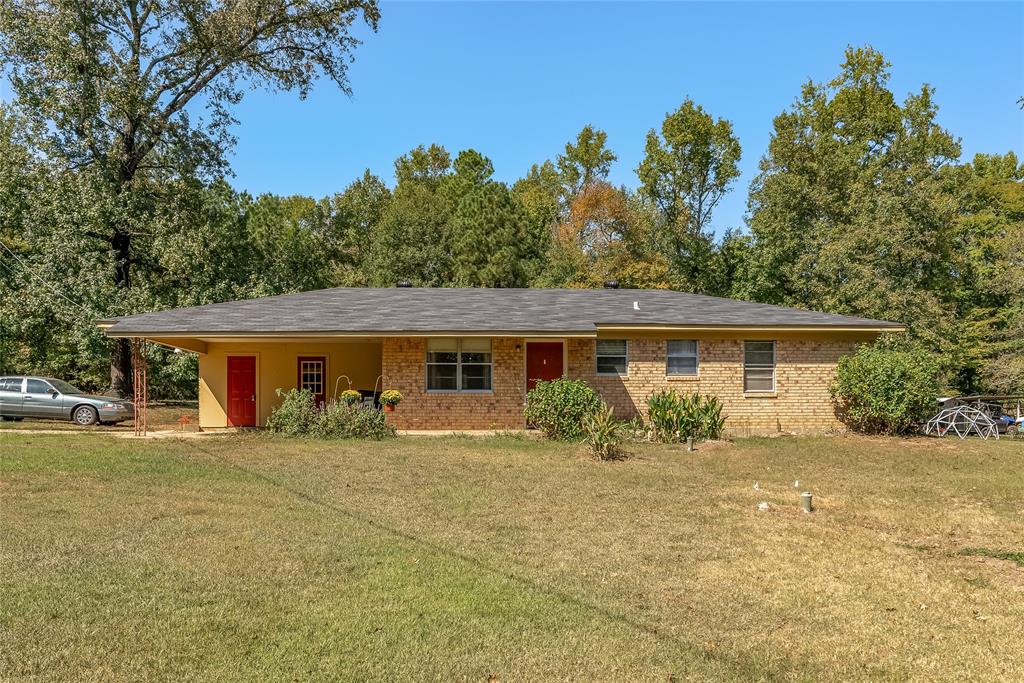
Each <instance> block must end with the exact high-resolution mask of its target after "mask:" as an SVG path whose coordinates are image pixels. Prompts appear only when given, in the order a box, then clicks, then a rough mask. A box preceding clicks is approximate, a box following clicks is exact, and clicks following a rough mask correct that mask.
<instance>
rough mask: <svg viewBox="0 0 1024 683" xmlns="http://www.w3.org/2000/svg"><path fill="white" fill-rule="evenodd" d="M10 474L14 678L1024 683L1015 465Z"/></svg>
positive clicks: (787, 456) (367, 457)
mask: <svg viewBox="0 0 1024 683" xmlns="http://www.w3.org/2000/svg"><path fill="white" fill-rule="evenodd" d="M0 468H2V469H0V563H2V564H0V677H2V678H3V679H5V680H68V681H71V680H73V681H89V680H95V681H100V680H102V681H128V680H132V681H136V680H153V679H163V680H175V681H178V680H253V681H264V680H296V681H298V680H353V679H354V680H368V679H369V680H388V681H398V680H406V679H416V680H424V679H425V680H445V681H447V680H475V681H484V680H487V678H488V676H490V675H495V676H497V677H498V679H499V680H501V681H513V680H531V681H535V680H550V679H558V680H566V679H572V680H629V681H633V680H652V681H666V680H672V679H671V678H670V677H674V680H686V679H708V678H714V679H715V680H751V679H798V680H823V679H830V680H850V679H867V678H869V679H877V678H883V679H918V680H935V679H947V680H954V679H956V680H963V679H974V680H995V679H1002V680H1014V679H1016V680H1021V679H1022V678H1024V651H1022V649H1021V647H1020V637H1021V633H1022V631H1021V628H1022V626H1021V625H1022V624H1024V566H1021V564H1022V561H1024V555H1022V551H1024V443H1022V442H1021V441H1017V442H1011V441H1006V440H1004V441H1002V442H999V443H994V442H979V441H970V442H966V443H961V442H955V441H931V440H884V439H864V438H853V437H848V438H843V437H832V438H826V437H821V438H802V439H787V438H779V439H748V440H742V441H739V442H737V443H736V444H735V445H727V444H723V445H717V444H716V445H708V446H705V447H704V448H702V449H701V450H699V451H698V452H697V453H694V454H688V453H686V452H685V451H683V450H680V449H678V448H668V447H656V446H642V447H641V446H636V447H633V457H632V458H630V459H628V460H625V461H622V462H613V463H597V462H593V461H591V460H588V459H585V458H583V457H581V456H580V455H578V453H577V452H576V451H575V449H574V448H573V447H566V446H560V445H553V444H549V443H544V442H540V441H535V440H533V439H521V440H517V439H514V438H488V439H472V438H455V437H452V438H436V439H435V438H412V437H407V438H401V439H399V440H397V441H393V442H384V443H362V442H348V443H319V442H296V441H285V440H280V439H273V438H270V437H267V436H264V435H258V434H257V435H236V436H225V437H213V438H203V439H191V440H180V441H179V440H159V441H146V442H140V441H131V440H125V439H120V438H116V437H114V436H111V435H103V434H72V433H69V434H67V435H49V434H47V435H39V434H19V433H17V431H7V432H5V433H3V434H0ZM796 479H799V480H800V485H799V487H798V488H795V487H794V486H793V482H794V480H796ZM755 481H756V482H759V487H760V490H755V489H754V482H755ZM804 489H809V490H811V491H813V492H814V493H815V503H816V505H817V506H818V510H817V512H815V513H814V514H813V515H804V514H802V513H800V512H799V511H798V509H797V505H798V494H799V491H800V490H804ZM761 501H767V502H768V503H769V504H770V505H771V509H770V510H769V511H767V512H761V511H758V509H757V505H758V503H760V502H761Z"/></svg>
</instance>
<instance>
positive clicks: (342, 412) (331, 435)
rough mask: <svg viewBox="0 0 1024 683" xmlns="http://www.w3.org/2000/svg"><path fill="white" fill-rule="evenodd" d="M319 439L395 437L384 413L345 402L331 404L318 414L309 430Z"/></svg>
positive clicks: (393, 429) (378, 438) (393, 430)
mask: <svg viewBox="0 0 1024 683" xmlns="http://www.w3.org/2000/svg"><path fill="white" fill-rule="evenodd" d="M309 434H310V436H315V437H317V438H319V439H350V438H360V439H377V440H380V439H383V438H386V437H390V436H394V435H395V428H394V427H393V426H391V425H389V424H388V422H387V419H386V418H385V417H384V413H382V412H381V411H379V410H376V409H375V408H363V407H360V406H355V405H350V404H348V403H345V402H344V401H338V402H333V401H332V402H331V403H328V404H327V405H325V406H324V407H323V409H322V410H320V411H318V412H317V415H316V418H315V419H314V420H313V424H312V425H311V426H310V430H309Z"/></svg>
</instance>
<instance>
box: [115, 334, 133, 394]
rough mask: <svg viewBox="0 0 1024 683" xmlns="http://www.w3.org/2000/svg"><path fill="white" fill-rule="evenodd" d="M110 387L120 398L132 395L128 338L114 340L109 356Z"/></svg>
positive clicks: (130, 350) (129, 342) (130, 357)
mask: <svg viewBox="0 0 1024 683" xmlns="http://www.w3.org/2000/svg"><path fill="white" fill-rule="evenodd" d="M110 388H111V390H112V392H113V393H114V395H115V396H119V397H121V398H130V397H131V396H133V395H134V391H135V390H134V387H133V385H132V342H131V340H130V339H115V340H114V350H113V353H112V354H111V356H110Z"/></svg>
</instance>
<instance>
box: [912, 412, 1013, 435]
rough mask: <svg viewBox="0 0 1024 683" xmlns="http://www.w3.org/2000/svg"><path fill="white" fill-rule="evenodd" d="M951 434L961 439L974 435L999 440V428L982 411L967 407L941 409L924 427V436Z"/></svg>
mask: <svg viewBox="0 0 1024 683" xmlns="http://www.w3.org/2000/svg"><path fill="white" fill-rule="evenodd" d="M949 432H953V433H954V434H956V435H957V436H959V437H960V438H961V439H966V438H967V437H968V436H969V435H970V434H972V433H974V434H977V435H978V436H980V437H981V438H983V439H987V438H989V437H994V438H996V439H998V438H999V426H998V425H997V424H996V421H995V420H993V419H992V418H991V417H989V416H988V415H987V414H985V412H984V411H982V410H980V409H978V408H975V407H974V406H969V405H956V406H952V407H950V408H943V409H942V410H940V411H939V413H938V414H937V415H936V416H935V417H933V418H932V419H930V420H928V422H926V423H925V425H924V433H925V434H935V435H936V436H945V435H946V434H948V433H949Z"/></svg>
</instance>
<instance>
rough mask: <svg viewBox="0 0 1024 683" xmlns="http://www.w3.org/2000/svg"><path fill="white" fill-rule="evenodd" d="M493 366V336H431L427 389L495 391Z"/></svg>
mask: <svg viewBox="0 0 1024 683" xmlns="http://www.w3.org/2000/svg"><path fill="white" fill-rule="evenodd" d="M493 370H494V363H493V356H492V355H491V340H490V339H487V338H477V337H471V338H465V339H448V338H445V339H428V340H427V391H491V377H492V375H493Z"/></svg>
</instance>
